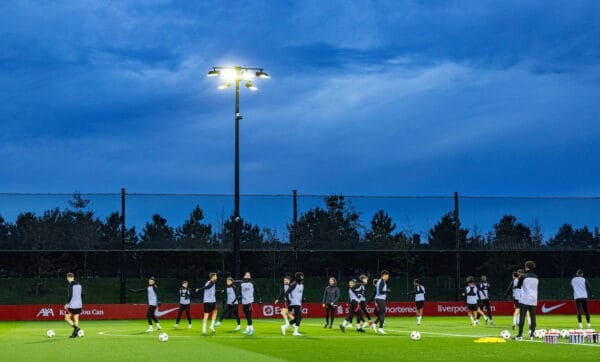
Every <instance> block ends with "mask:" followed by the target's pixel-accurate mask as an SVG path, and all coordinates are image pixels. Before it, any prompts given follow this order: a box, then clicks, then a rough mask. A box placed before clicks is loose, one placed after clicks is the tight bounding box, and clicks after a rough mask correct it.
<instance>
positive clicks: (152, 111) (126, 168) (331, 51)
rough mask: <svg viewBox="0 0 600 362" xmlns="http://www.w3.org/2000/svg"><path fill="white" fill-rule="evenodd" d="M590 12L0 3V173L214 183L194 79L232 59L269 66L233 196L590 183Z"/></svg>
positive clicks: (509, 6)
mask: <svg viewBox="0 0 600 362" xmlns="http://www.w3.org/2000/svg"><path fill="white" fill-rule="evenodd" d="M599 6H600V5H598V4H597V2H578V3H577V4H575V5H573V4H572V3H562V2H552V3H549V4H535V3H529V4H525V3H522V2H514V1H508V2H502V3H498V4H495V6H494V7H491V6H490V5H489V4H483V3H482V4H480V3H473V2H470V1H468V2H462V1H457V2H452V3H448V2H436V1H434V2H425V3H414V2H396V1H390V2H385V1H381V2H376V3H370V2H344V1H340V2H326V3H323V2H321V1H312V2H287V1H281V2H272V1H256V2H241V1H232V2H228V3H226V4H225V3H218V2H213V3H203V2H186V3H182V2H170V1H164V2H138V1H130V2H77V1H74V2H65V3H52V2H50V3H28V2H15V3H11V2H5V3H2V4H1V5H0V24H2V25H0V46H1V47H2V49H3V52H2V53H0V66H2V68H3V69H6V70H7V71H6V72H2V73H0V89H3V90H5V91H4V93H3V100H2V101H1V102H2V104H1V105H0V109H2V111H0V122H1V123H2V129H3V132H2V133H1V134H0V140H2V147H3V154H5V155H9V156H10V157H9V158H10V160H9V162H8V163H7V167H6V168H4V171H2V172H0V176H2V177H3V178H4V179H5V180H7V181H6V183H5V188H6V189H8V190H19V191H22V190H24V189H38V188H41V189H42V191H51V190H45V189H46V188H48V189H52V190H59V191H66V192H70V191H72V190H73V189H83V187H81V186H80V185H82V184H83V185H88V187H89V188H90V190H93V189H102V190H104V189H114V188H116V187H120V185H123V184H128V185H134V186H132V187H135V188H139V189H143V190H145V191H148V192H151V191H160V192H165V191H173V192H175V191H182V192H188V191H189V192H193V191H195V190H202V191H203V192H204V191H206V192H210V191H214V192H229V191H230V189H231V184H232V182H231V178H232V175H231V173H232V168H233V165H232V163H233V99H234V98H233V93H232V92H231V89H230V90H228V91H226V92H218V91H216V90H215V89H214V87H215V86H216V83H215V81H214V79H206V77H205V74H206V71H207V70H208V69H210V67H211V66H213V65H226V64H244V65H251V66H254V65H257V66H261V67H265V69H266V70H267V71H268V72H270V73H271V74H272V76H273V77H272V79H270V80H265V81H260V82H258V81H257V84H258V85H259V88H260V91H259V92H257V93H255V94H251V93H248V92H245V90H244V91H243V93H242V95H241V110H242V114H243V115H244V120H243V121H242V124H241V133H240V134H241V149H242V165H241V167H242V172H243V178H242V179H243V190H244V191H243V192H260V193H265V192H266V193H268V192H271V191H275V192H287V191H289V189H290V188H292V187H294V188H299V189H305V190H309V191H310V192H313V193H328V192H331V191H333V192H340V191H342V192H343V191H345V190H354V192H355V193H377V194H381V193H386V194H389V193H406V192H408V193H445V192H447V190H448V189H452V190H454V189H461V190H462V189H466V190H473V192H483V193H486V192H487V193H493V192H494V190H502V192H508V193H510V192H516V191H510V190H511V188H512V190H515V189H518V190H530V191H532V192H536V191H537V190H536V187H537V186H538V184H539V182H538V181H533V180H538V179H540V178H543V179H544V180H548V185H547V186H544V188H545V189H547V190H549V191H547V192H566V193H568V192H571V191H569V190H593V189H594V187H595V186H594V177H595V176H597V175H595V174H594V173H593V172H586V171H585V170H586V168H585V165H587V164H591V163H593V162H594V161H596V160H595V157H596V156H594V155H596V154H599V153H598V152H597V151H599V150H598V149H597V146H595V144H594V143H593V142H591V139H592V138H593V135H594V134H597V133H598V131H599V129H598V128H599V127H598V126H597V122H596V118H597V115H598V113H599V112H598V106H597V104H596V101H595V99H597V97H598V93H599V89H598V86H599V84H600V82H599V81H598V80H599V79H598V76H597V74H598V68H597V59H598V58H599V56H600V54H598V52H599V51H600V47H597V46H594V45H595V44H596V43H597V39H598V38H600V31H599V29H600V26H598V24H600V21H597V20H598V15H597V14H600V11H598V10H600V9H599V8H598V7H599ZM557 150H558V151H559V152H558V153H559V154H558V155H555V153H556V151H557ZM583 151H585V155H586V157H585V160H583V161H580V160H578V159H580V158H581V157H578V156H577V155H578V153H579V154H580V153H581V152H583ZM555 160H560V162H561V164H563V163H572V164H573V165H574V166H573V168H576V169H578V170H583V171H579V172H574V173H571V175H572V177H566V176H565V177H564V179H563V180H562V181H560V180H556V179H559V178H560V177H556V176H553V174H552V172H551V170H552V168H553V167H554V168H556V165H554V163H553V161H555ZM535 165H539V166H535ZM94 172H97V173H98V174H99V175H100V176H93V174H94ZM515 173H519V174H524V175H525V176H526V177H528V178H530V180H531V181H529V182H525V181H523V180H521V179H519V180H515V177H514V174H515ZM35 175H37V176H38V177H37V179H39V180H43V182H42V181H36V177H34V176H35ZM484 175H487V176H484ZM490 175H491V176H490ZM575 176H576V177H577V179H576V180H575ZM561 177H562V176H561ZM490 179H492V180H493V179H496V180H498V182H492V183H490V182H489V180H490ZM550 184H552V185H553V186H552V185H550ZM511 185H512V186H511ZM541 192H545V191H541ZM573 192H575V191H573Z"/></svg>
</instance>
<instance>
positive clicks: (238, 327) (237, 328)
mask: <svg viewBox="0 0 600 362" xmlns="http://www.w3.org/2000/svg"><path fill="white" fill-rule="evenodd" d="M241 329H242V326H240V325H239V324H238V325H237V327H235V329H234V331H236V332H237V331H239V330H241Z"/></svg>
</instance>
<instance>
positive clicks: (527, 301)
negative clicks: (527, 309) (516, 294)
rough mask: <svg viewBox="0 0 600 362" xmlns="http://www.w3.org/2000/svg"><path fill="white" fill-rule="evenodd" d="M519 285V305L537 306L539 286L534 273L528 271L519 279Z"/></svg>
mask: <svg viewBox="0 0 600 362" xmlns="http://www.w3.org/2000/svg"><path fill="white" fill-rule="evenodd" d="M518 285H520V286H521V298H519V303H521V304H524V305H528V306H536V305H537V301H538V285H539V280H538V278H537V275H535V273H534V272H532V271H528V272H527V273H525V275H523V276H522V277H521V278H520V279H519V284H518Z"/></svg>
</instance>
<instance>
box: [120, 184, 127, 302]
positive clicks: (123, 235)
mask: <svg viewBox="0 0 600 362" xmlns="http://www.w3.org/2000/svg"><path fill="white" fill-rule="evenodd" d="M125 239H126V229H125V188H122V189H121V278H120V285H121V295H120V297H121V298H120V302H121V304H125V303H127V278H126V269H127V257H126V253H125Z"/></svg>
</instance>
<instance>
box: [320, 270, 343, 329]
mask: <svg viewBox="0 0 600 362" xmlns="http://www.w3.org/2000/svg"><path fill="white" fill-rule="evenodd" d="M339 299H340V288H338V287H337V280H335V278H334V277H331V278H329V284H328V285H327V286H326V287H325V291H324V292H323V308H325V325H324V326H323V328H327V327H329V328H331V326H332V325H333V319H334V316H335V307H336V304H337V302H338V300H339Z"/></svg>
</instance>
